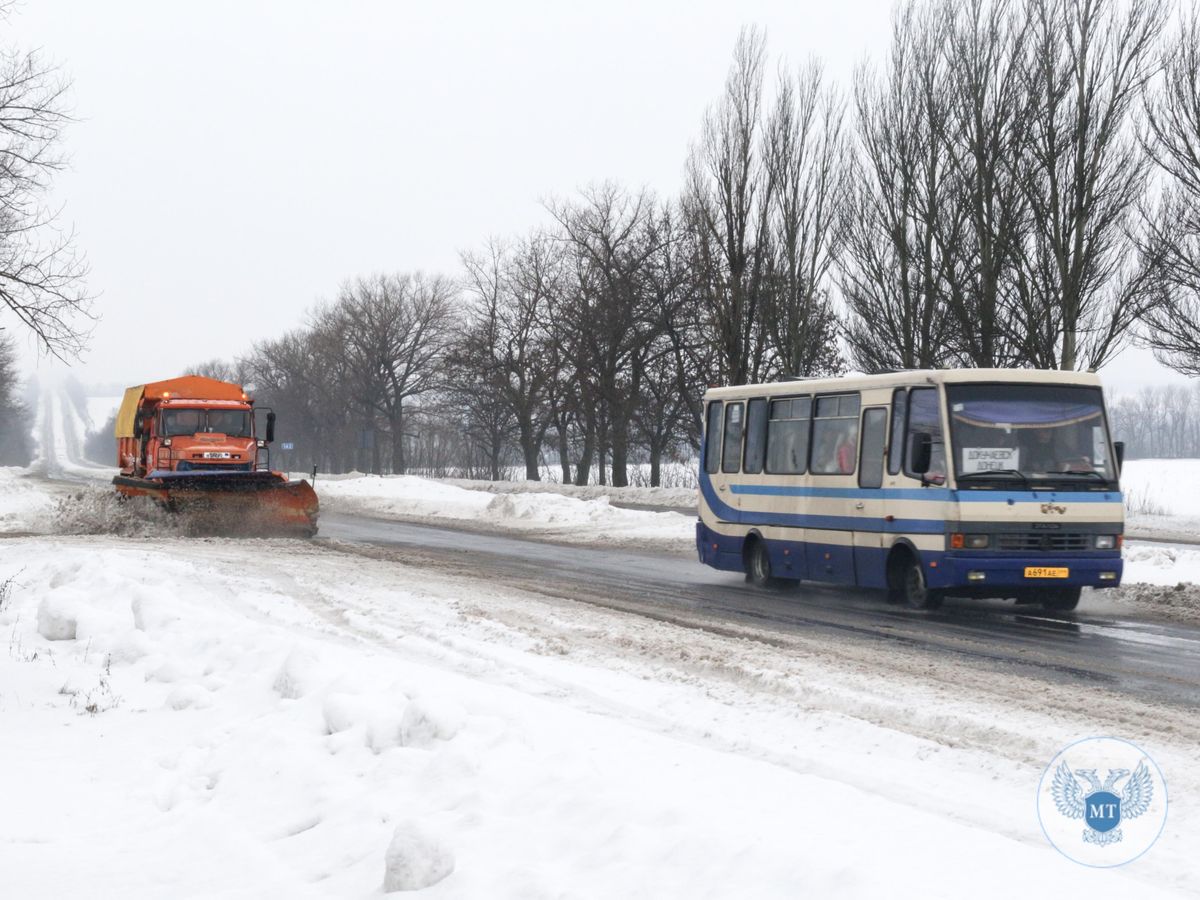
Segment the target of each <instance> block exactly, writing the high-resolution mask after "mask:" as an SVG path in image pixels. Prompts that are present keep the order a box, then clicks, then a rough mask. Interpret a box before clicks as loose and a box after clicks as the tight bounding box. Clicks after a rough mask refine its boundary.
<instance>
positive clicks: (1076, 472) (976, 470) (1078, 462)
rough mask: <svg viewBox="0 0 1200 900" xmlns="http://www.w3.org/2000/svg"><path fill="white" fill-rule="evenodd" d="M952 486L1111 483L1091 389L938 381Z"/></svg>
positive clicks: (1100, 411) (1095, 392) (1097, 401)
mask: <svg viewBox="0 0 1200 900" xmlns="http://www.w3.org/2000/svg"><path fill="white" fill-rule="evenodd" d="M946 401H947V406H948V408H949V411H950V435H951V441H952V446H953V447H954V465H955V472H956V473H957V476H958V483H959V486H960V487H968V488H970V487H978V488H986V487H989V486H994V485H995V483H996V482H997V481H1007V480H1015V481H1018V482H1022V483H1023V485H1024V486H1026V487H1029V486H1030V485H1032V486H1033V487H1047V486H1048V485H1047V482H1051V481H1052V482H1054V486H1055V489H1063V488H1064V487H1067V486H1070V487H1075V486H1076V483H1078V489H1080V490H1086V489H1088V488H1096V487H1104V488H1107V487H1109V486H1110V485H1111V483H1112V482H1115V481H1116V470H1115V466H1114V464H1113V461H1112V455H1111V454H1110V452H1109V440H1108V428H1107V426H1106V423H1105V418H1104V398H1103V395H1102V394H1101V392H1100V389H1099V388H1094V387H1086V386H1078V385H1050V384H954V385H947V386H946Z"/></svg>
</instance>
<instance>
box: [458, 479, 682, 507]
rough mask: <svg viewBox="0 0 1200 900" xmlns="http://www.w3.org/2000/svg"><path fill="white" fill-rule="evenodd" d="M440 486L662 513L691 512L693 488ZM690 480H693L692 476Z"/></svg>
mask: <svg viewBox="0 0 1200 900" xmlns="http://www.w3.org/2000/svg"><path fill="white" fill-rule="evenodd" d="M436 480H437V481H439V482H441V483H442V484H451V485H454V486H455V487H461V488H465V489H467V490H469V491H487V492H488V493H491V494H561V495H563V496H564V497H574V498H575V499H576V500H595V499H597V498H599V497H607V498H608V499H609V500H610V501H612V502H613V503H623V504H634V505H637V506H659V507H663V508H666V509H695V508H696V489H695V488H694V487H686V488H676V487H670V488H668V487H612V486H611V485H599V484H589V485H583V486H576V485H573V484H557V483H555V482H551V481H473V480H471V479H467V478H439V479H436ZM692 480H693V481H694V480H695V476H694V475H693V478H692Z"/></svg>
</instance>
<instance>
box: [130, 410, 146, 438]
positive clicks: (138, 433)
mask: <svg viewBox="0 0 1200 900" xmlns="http://www.w3.org/2000/svg"><path fill="white" fill-rule="evenodd" d="M145 431H146V420H145V419H144V418H143V417H142V414H141V412H138V413H137V415H135V416H134V417H133V436H134V437H135V438H141V437H142V435H143V434H144V433H145Z"/></svg>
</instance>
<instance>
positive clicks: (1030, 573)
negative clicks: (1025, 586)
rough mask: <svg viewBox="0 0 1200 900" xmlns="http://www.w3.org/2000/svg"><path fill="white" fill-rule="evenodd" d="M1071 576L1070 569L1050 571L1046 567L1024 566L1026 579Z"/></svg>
mask: <svg viewBox="0 0 1200 900" xmlns="http://www.w3.org/2000/svg"><path fill="white" fill-rule="evenodd" d="M1070 574H1071V570H1070V569H1052V568H1049V567H1047V566H1026V567H1025V577H1026V578H1066V577H1068V576H1069V575H1070Z"/></svg>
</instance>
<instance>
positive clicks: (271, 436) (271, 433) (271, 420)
mask: <svg viewBox="0 0 1200 900" xmlns="http://www.w3.org/2000/svg"><path fill="white" fill-rule="evenodd" d="M274 440H275V413H273V412H269V413H267V443H268V444H270V443H272V442H274Z"/></svg>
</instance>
